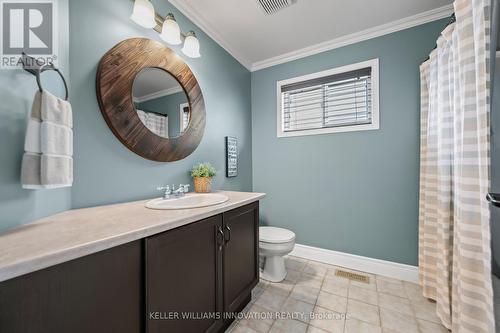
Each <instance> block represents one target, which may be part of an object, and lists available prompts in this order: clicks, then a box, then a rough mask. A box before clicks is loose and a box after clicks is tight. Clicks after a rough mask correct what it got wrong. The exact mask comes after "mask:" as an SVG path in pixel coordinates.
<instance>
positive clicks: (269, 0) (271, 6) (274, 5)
mask: <svg viewBox="0 0 500 333" xmlns="http://www.w3.org/2000/svg"><path fill="white" fill-rule="evenodd" d="M257 1H258V2H259V4H260V6H261V7H262V9H263V10H264V11H265V12H266V14H267V15H271V14H274V13H276V12H278V11H280V10H282V9H284V8H286V7H290V6H291V5H293V4H295V3H296V2H297V0H257Z"/></svg>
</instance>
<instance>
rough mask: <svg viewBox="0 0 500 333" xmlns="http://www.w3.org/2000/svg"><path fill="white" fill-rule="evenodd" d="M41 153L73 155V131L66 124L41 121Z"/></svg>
mask: <svg viewBox="0 0 500 333" xmlns="http://www.w3.org/2000/svg"><path fill="white" fill-rule="evenodd" d="M40 127H41V128H40V140H41V142H40V148H41V151H42V154H52V155H64V156H73V131H72V130H71V128H69V127H67V126H61V125H56V124H54V123H50V122H48V121H42V123H41V126H40Z"/></svg>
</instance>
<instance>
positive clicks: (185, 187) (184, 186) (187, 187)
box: [181, 184, 189, 193]
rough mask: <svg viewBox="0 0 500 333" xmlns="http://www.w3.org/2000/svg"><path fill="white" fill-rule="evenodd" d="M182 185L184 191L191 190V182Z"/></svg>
mask: <svg viewBox="0 0 500 333" xmlns="http://www.w3.org/2000/svg"><path fill="white" fill-rule="evenodd" d="M181 186H182V188H183V191H184V193H188V192H189V184H184V185H181Z"/></svg>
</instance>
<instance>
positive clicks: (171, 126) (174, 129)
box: [136, 92, 187, 137]
mask: <svg viewBox="0 0 500 333" xmlns="http://www.w3.org/2000/svg"><path fill="white" fill-rule="evenodd" d="M184 103H187V97H186V94H185V93H184V92H179V93H175V94H171V95H167V96H162V97H158V98H155V99H152V100H149V101H145V102H142V103H139V104H137V105H136V107H138V108H139V109H140V110H144V111H154V112H159V113H162V114H164V115H167V116H168V135H169V136H170V137H172V135H173V136H178V135H179V131H180V127H181V125H180V121H181V114H180V105H181V104H184Z"/></svg>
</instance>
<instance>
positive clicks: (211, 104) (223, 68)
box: [70, 0, 252, 208]
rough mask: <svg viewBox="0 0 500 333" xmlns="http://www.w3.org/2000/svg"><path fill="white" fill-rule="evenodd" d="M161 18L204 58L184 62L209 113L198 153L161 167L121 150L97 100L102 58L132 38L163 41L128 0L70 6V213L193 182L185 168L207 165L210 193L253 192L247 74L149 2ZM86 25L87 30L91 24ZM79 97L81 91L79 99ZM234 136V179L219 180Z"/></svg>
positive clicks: (185, 23) (162, 4)
mask: <svg viewBox="0 0 500 333" xmlns="http://www.w3.org/2000/svg"><path fill="white" fill-rule="evenodd" d="M153 4H154V6H155V9H156V11H157V12H158V13H160V14H161V15H166V14H167V13H168V12H172V13H174V15H175V17H176V19H177V22H178V23H179V25H180V27H181V29H182V30H183V31H188V30H194V31H195V32H196V35H197V36H198V38H199V40H200V44H201V53H202V58H199V59H189V58H186V57H184V55H183V54H182V53H181V52H180V47H172V49H174V50H175V51H176V52H177V53H178V54H179V56H180V57H182V58H184V59H185V60H186V62H187V63H188V65H189V66H190V67H191V69H192V71H193V72H194V74H195V75H196V78H197V80H198V82H199V84H200V86H201V89H202V92H203V96H204V99H205V105H206V111H207V113H206V114H207V125H206V128H205V134H204V136H203V140H202V141H201V143H200V145H199V146H198V148H197V149H196V150H195V151H194V153H193V154H192V155H190V156H189V157H187V158H186V159H184V160H181V161H177V162H171V163H158V162H154V161H149V160H146V159H143V158H142V157H140V156H138V155H136V154H134V153H133V152H131V151H130V150H128V149H127V148H126V147H125V146H124V145H122V144H121V143H120V142H119V141H118V140H117V139H116V138H115V136H114V135H113V134H112V132H111V131H110V130H109V128H108V126H107V125H106V123H105V122H104V119H103V117H102V115H101V112H100V110H99V106H98V104H97V100H96V94H95V75H96V68H97V65H98V63H99V60H100V58H101V57H102V55H103V54H104V53H105V52H107V51H108V50H109V49H110V48H112V47H113V46H114V45H115V44H117V43H118V42H120V41H122V40H124V39H127V38H131V37H138V36H139V37H148V38H152V39H156V40H159V41H161V39H160V38H159V37H158V34H157V33H156V32H154V31H152V30H150V29H144V28H142V27H140V26H138V25H136V24H135V23H134V22H132V21H131V20H130V19H129V16H130V14H131V12H132V6H133V2H132V1H128V0H125V1H124V0H109V1H102V0H87V1H81V0H71V1H70V27H71V29H70V57H71V63H70V64H71V75H72V77H71V89H72V91H74V92H75V93H74V98H72V103H73V111H74V123H75V175H74V176H75V182H74V185H73V190H72V207H74V208H78V207H88V206H94V205H102V204H109V203H115V202H123V201H130V200H136V199H145V198H151V197H154V196H157V195H158V193H157V192H156V190H155V189H156V187H157V186H159V185H164V184H174V183H175V184H179V183H190V182H191V179H190V177H189V175H188V170H189V169H190V168H191V166H192V165H193V164H195V163H197V162H200V161H209V162H211V163H212V164H213V165H214V166H215V168H216V169H217V170H218V172H219V175H218V176H217V177H216V179H215V182H214V187H215V188H216V189H221V188H222V189H228V190H247V191H248V190H251V189H252V174H251V167H252V166H251V163H252V162H251V161H252V160H251V159H252V157H251V153H252V151H251V144H252V142H251V114H250V112H251V110H250V73H249V71H248V70H247V69H245V68H244V67H243V66H242V65H241V64H240V63H238V62H237V61H236V60H235V59H234V58H233V57H231V56H230V55H229V54H228V53H227V52H226V51H225V50H224V49H222V48H221V47H220V46H219V45H218V44H216V43H215V42H214V41H212V40H211V39H210V38H209V37H207V35H206V34H204V33H203V32H202V31H201V30H199V29H198V28H197V27H196V26H195V25H193V24H192V23H191V22H190V21H189V20H187V19H186V18H185V17H184V16H183V15H182V14H180V13H179V11H177V10H176V9H175V7H173V6H172V5H170V3H169V2H167V1H160V0H156V1H153ZM89 23H90V24H89ZM77 92H78V93H77ZM226 135H234V136H237V137H238V138H239V144H240V147H239V148H240V160H239V162H240V163H239V168H240V169H239V176H238V177H237V178H233V179H228V178H225V177H224V168H225V164H224V163H225V159H224V154H225V149H224V136H226Z"/></svg>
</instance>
